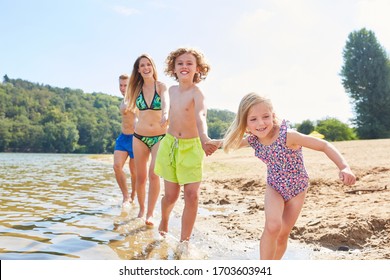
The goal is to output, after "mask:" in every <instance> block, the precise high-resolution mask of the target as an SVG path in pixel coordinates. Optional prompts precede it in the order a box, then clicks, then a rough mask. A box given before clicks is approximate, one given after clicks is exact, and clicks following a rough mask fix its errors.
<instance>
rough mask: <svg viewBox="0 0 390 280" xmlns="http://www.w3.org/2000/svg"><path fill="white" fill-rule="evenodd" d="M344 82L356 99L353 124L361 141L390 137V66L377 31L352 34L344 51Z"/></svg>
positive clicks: (352, 96) (354, 99)
mask: <svg viewBox="0 0 390 280" xmlns="http://www.w3.org/2000/svg"><path fill="white" fill-rule="evenodd" d="M343 58H344V65H343V66H342V69H341V76H342V83H343V86H344V88H345V90H346V92H347V93H348V94H349V96H350V97H351V99H352V100H353V102H352V104H353V105H354V113H355V118H354V119H353V123H354V124H355V125H356V131H357V133H358V135H359V137H360V138H363V139H373V138H387V137H390V67H389V60H388V57H387V54H386V51H385V50H384V49H383V48H382V47H381V46H380V44H379V43H378V41H377V39H376V37H375V34H374V32H372V31H369V30H366V29H365V28H363V29H361V30H359V31H354V32H352V33H350V34H349V36H348V40H347V42H346V45H345V48H344V50H343Z"/></svg>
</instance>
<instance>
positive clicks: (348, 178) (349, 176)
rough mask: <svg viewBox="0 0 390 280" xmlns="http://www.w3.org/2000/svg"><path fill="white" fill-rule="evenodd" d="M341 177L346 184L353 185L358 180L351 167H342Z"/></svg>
mask: <svg viewBox="0 0 390 280" xmlns="http://www.w3.org/2000/svg"><path fill="white" fill-rule="evenodd" d="M339 177H340V179H341V181H343V183H344V184H346V185H353V184H355V182H356V176H355V174H353V172H352V171H351V169H350V168H349V167H346V168H344V169H342V170H341V171H340V173H339Z"/></svg>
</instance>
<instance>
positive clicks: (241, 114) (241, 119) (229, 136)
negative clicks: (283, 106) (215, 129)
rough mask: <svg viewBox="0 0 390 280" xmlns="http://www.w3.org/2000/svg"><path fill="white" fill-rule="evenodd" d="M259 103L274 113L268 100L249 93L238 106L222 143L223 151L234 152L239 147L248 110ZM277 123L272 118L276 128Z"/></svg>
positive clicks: (245, 126)
mask: <svg viewBox="0 0 390 280" xmlns="http://www.w3.org/2000/svg"><path fill="white" fill-rule="evenodd" d="M259 103H265V104H266V105H267V106H268V108H269V109H270V110H271V112H274V109H273V106H272V102H271V100H270V99H268V98H265V97H263V96H260V95H258V94H257V93H254V92H251V93H249V94H247V95H245V96H244V97H243V98H242V99H241V102H240V105H239V106H238V112H237V115H236V117H235V119H234V121H233V123H232V124H231V125H230V127H229V129H228V130H227V132H226V134H225V137H224V141H223V150H224V151H225V152H229V151H230V150H236V149H238V148H239V147H240V144H241V141H242V138H243V137H244V134H245V132H246V129H247V119H248V113H249V110H250V109H251V108H252V107H253V106H254V105H257V104H259ZM278 125H279V122H278V120H277V118H276V117H275V118H274V126H278Z"/></svg>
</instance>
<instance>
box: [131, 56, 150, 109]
mask: <svg viewBox="0 0 390 280" xmlns="http://www.w3.org/2000/svg"><path fill="white" fill-rule="evenodd" d="M142 58H146V59H148V60H149V61H150V63H151V64H152V68H153V78H154V80H155V81H157V69H156V65H155V64H154V61H153V59H152V57H151V56H150V55H148V54H141V55H140V56H139V57H138V58H137V59H136V60H135V62H134V65H133V70H132V72H131V76H130V79H129V84H128V86H127V90H126V95H125V102H126V104H127V109H126V110H128V111H132V112H134V111H135V109H136V105H135V101H136V99H137V97H138V95H139V93H140V91H141V89H142V86H143V85H144V79H143V78H142V75H141V74H140V73H139V72H138V69H139V63H140V61H141V59H142Z"/></svg>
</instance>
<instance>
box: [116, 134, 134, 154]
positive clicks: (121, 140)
mask: <svg viewBox="0 0 390 280" xmlns="http://www.w3.org/2000/svg"><path fill="white" fill-rule="evenodd" d="M114 150H115V151H125V152H127V153H128V154H129V156H130V158H134V153H133V134H123V133H121V134H120V135H119V136H118V138H117V139H116V142H115V149H114Z"/></svg>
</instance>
